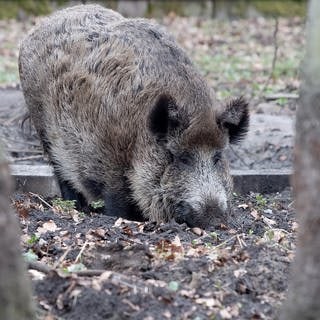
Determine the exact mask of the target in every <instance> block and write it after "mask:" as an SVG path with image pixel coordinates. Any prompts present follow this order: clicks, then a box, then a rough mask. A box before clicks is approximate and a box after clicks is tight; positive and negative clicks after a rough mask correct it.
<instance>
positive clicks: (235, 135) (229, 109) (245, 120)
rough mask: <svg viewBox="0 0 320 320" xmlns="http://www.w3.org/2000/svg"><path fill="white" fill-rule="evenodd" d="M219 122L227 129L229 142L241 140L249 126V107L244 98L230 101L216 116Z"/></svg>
mask: <svg viewBox="0 0 320 320" xmlns="http://www.w3.org/2000/svg"><path fill="white" fill-rule="evenodd" d="M218 122H219V124H220V125H221V126H222V127H223V128H224V129H227V131H228V134H229V141H230V143H237V142H239V141H241V140H242V139H243V138H244V137H245V135H246V133H247V131H248V128H249V108H248V103H247V102H246V100H245V99H244V98H242V97H241V98H237V99H234V100H232V101H230V102H229V103H228V104H227V106H226V107H225V110H224V111H223V112H222V113H221V114H220V115H219V117H218Z"/></svg>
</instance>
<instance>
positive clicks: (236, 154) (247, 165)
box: [229, 145, 250, 167]
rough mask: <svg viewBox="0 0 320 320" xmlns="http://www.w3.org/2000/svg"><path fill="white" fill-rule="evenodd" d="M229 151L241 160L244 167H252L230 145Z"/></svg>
mask: <svg viewBox="0 0 320 320" xmlns="http://www.w3.org/2000/svg"><path fill="white" fill-rule="evenodd" d="M229 149H230V150H231V151H232V152H233V154H234V155H235V156H236V157H237V158H238V159H239V160H240V162H241V163H242V164H243V165H245V166H246V167H250V165H249V164H247V163H246V162H245V161H244V160H243V158H242V157H240V156H239V155H238V153H237V152H235V151H234V149H233V147H232V146H231V145H229Z"/></svg>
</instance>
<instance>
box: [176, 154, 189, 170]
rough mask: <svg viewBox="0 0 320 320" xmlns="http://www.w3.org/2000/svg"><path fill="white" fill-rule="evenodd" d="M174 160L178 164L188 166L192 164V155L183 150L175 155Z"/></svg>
mask: <svg viewBox="0 0 320 320" xmlns="http://www.w3.org/2000/svg"><path fill="white" fill-rule="evenodd" d="M174 160H175V162H176V164H177V165H178V166H183V167H188V166H191V165H192V164H193V157H192V155H191V154H190V153H187V152H183V153H181V154H179V155H177V156H175V159H174Z"/></svg>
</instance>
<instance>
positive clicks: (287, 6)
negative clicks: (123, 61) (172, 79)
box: [0, 0, 307, 19]
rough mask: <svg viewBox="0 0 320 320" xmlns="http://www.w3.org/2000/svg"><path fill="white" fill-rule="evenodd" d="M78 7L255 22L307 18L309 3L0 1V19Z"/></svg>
mask: <svg viewBox="0 0 320 320" xmlns="http://www.w3.org/2000/svg"><path fill="white" fill-rule="evenodd" d="M78 3H100V4H102V5H104V6H106V7H109V8H112V9H115V10H118V11H119V12H121V13H122V14H124V15H126V16H145V17H158V18H159V17H161V16H164V15H167V14H168V13H170V12H174V13H175V14H176V15H179V16H195V15H196V16H206V17H212V18H231V19H233V18H252V17H253V16H258V15H263V16H282V17H291V16H304V15H305V13H306V3H307V1H306V0H203V1H196V0H193V1H192V0H190V1H171V0H131V1H129V0H118V1H116V0H104V1H102V0H100V1H99V0H98V1H85V0H83V1H70V0H0V19H9V18H13V19H15V18H18V19H22V18H24V17H25V16H30V15H33V16H34V15H45V14H48V13H50V12H52V11H54V10H56V9H58V8H61V7H64V6H70V5H73V4H78Z"/></svg>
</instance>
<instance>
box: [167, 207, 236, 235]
mask: <svg viewBox="0 0 320 320" xmlns="http://www.w3.org/2000/svg"><path fill="white" fill-rule="evenodd" d="M173 212H174V214H173V218H174V219H175V221H176V222H177V223H180V224H182V223H186V224H187V225H188V227H190V228H193V227H200V228H203V229H206V228H208V227H220V226H221V225H222V224H223V225H228V220H229V219H228V217H229V214H230V209H229V208H228V209H227V210H222V209H221V208H220V207H219V206H217V205H216V206H214V207H213V206H211V207H210V208H206V206H204V208H202V209H201V210H195V209H194V208H193V207H192V206H191V205H190V204H189V203H188V202H187V201H180V202H179V203H178V204H177V205H176V208H175V210H174V211H173Z"/></svg>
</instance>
